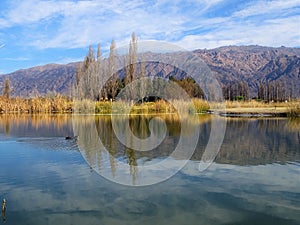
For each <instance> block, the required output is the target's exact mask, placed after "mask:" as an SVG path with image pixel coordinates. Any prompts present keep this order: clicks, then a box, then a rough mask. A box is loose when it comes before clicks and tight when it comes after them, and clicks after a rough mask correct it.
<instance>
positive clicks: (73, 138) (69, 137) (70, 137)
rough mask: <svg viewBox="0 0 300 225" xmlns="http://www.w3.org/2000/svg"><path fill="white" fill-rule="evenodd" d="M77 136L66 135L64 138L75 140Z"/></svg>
mask: <svg viewBox="0 0 300 225" xmlns="http://www.w3.org/2000/svg"><path fill="white" fill-rule="evenodd" d="M77 138H78V136H73V137H72V136H66V137H65V139H66V140H77Z"/></svg>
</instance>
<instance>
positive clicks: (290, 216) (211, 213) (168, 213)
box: [0, 116, 300, 225]
mask: <svg viewBox="0 0 300 225" xmlns="http://www.w3.org/2000/svg"><path fill="white" fill-rule="evenodd" d="M53 117H54V116H53ZM25 118H27V119H24V117H23V116H21V117H20V121H18V117H17V116H13V117H12V118H10V117H9V116H0V125H1V126H0V129H1V132H0V140H1V141H0V158H1V162H0V165H1V170H0V197H1V199H2V197H5V198H6V199H8V202H9V205H8V210H7V212H6V215H5V216H6V223H7V224H30V225H33V224H145V225H146V224H172V225H179V224H180V225H183V224H184V225H187V224H191V225H193V224H254V223H258V224H272V225H273V224H299V222H300V221H299V212H300V201H299V199H300V198H299V197H300V192H299V185H300V183H299V182H300V179H299V171H300V163H299V162H300V156H299V149H300V142H299V129H298V128H299V126H298V125H299V121H298V120H288V119H235V118H233V119H226V118H224V119H226V121H227V131H226V135H225V139H224V144H223V145H222V148H221V150H220V152H219V154H218V156H217V159H216V162H215V163H213V165H212V166H211V167H210V168H209V169H208V170H206V171H204V172H202V173H199V170H198V164H199V160H200V159H201V155H202V154H203V151H204V149H205V146H206V144H207V139H206V138H207V136H208V135H209V133H210V129H211V120H213V119H215V118H214V117H211V116H205V117H200V118H199V120H190V121H188V124H189V125H190V126H192V127H193V126H200V130H201V132H200V134H199V143H198V145H197V148H196V151H195V153H194V155H193V157H192V160H191V161H190V162H189V163H188V164H187V166H186V167H185V168H184V169H183V170H181V171H180V172H179V173H177V174H176V175H175V176H174V177H172V179H169V180H167V181H165V182H163V183H160V184H158V185H154V186H149V187H142V188H137V187H125V186H121V185H116V184H114V183H112V182H108V181H106V180H105V179H102V177H101V176H98V175H97V174H96V173H94V172H93V173H91V172H90V168H89V166H88V165H87V164H86V163H85V162H84V160H83V159H82V157H81V155H80V154H79V152H78V151H77V150H78V148H74V147H71V143H70V141H67V140H65V139H64V136H65V135H71V134H70V133H68V132H72V118H71V117H68V116H66V117H65V116H62V117H60V119H58V118H51V117H50V118H45V117H44V116H41V117H33V118H31V117H30V116H29V117H27V116H25ZM162 118H163V119H164V120H165V121H166V124H167V135H166V138H165V139H164V140H163V142H162V145H160V146H159V147H158V148H156V149H155V150H153V151H145V152H140V151H134V150H132V149H128V148H126V147H125V146H123V145H122V144H121V143H120V142H118V141H117V140H116V137H115V135H114V133H113V129H112V125H111V119H110V117H108V116H107V117H103V116H100V117H99V116H96V117H95V116H81V117H80V116H78V119H77V120H75V126H78V128H80V129H81V131H80V132H81V135H80V136H79V139H78V143H77V144H78V145H80V144H82V143H80V140H81V141H83V140H86V142H85V143H84V146H87V148H85V149H84V151H85V152H84V154H85V155H86V158H87V159H88V160H89V162H90V164H91V165H92V166H93V167H94V168H96V167H97V168H99V169H100V171H101V170H102V172H107V171H109V172H110V173H111V176H118V174H119V173H120V170H121V169H122V168H121V167H120V165H119V163H120V161H121V162H123V163H126V164H128V165H132V169H134V168H135V167H134V165H139V164H143V163H144V164H147V163H150V164H151V163H155V162H157V161H159V160H161V159H162V158H164V157H166V156H167V155H169V154H170V151H171V150H170V149H172V147H173V146H175V145H176V144H177V142H178V136H179V135H180V134H181V129H180V126H181V125H180V123H179V121H178V120H177V119H176V117H169V116H166V117H162ZM135 119H136V120H137V121H134V122H132V121H130V126H131V128H132V129H133V130H134V129H139V131H138V132H136V131H134V132H136V135H140V137H147V136H148V135H149V128H147V126H148V124H149V120H150V118H135V117H132V118H131V120H135ZM26 120H29V121H26ZM95 122H96V123H95ZM91 123H94V124H96V130H97V132H96V135H95V136H93V135H92V134H91V132H89V130H91ZM6 124H7V126H8V127H9V129H10V133H9V138H11V139H12V140H11V139H9V140H8V139H7V136H5V129H6ZM35 124H38V126H36V125H35ZM43 124H44V125H43ZM2 125H3V126H2ZM33 127H37V129H36V130H35V129H33ZM57 127H61V128H62V129H63V131H62V130H59V129H58V128H57ZM141 127H143V128H141ZM64 132H67V133H66V134H65V133H64ZM23 134H24V135H25V137H26V138H24V136H22V135H23ZM82 135H86V136H84V138H82V137H83V136H82ZM186 135H189V134H186ZM81 138H82V139H81ZM25 139H26V142H24V140H25ZM97 139H98V140H100V139H101V140H102V142H103V143H104V145H105V148H106V150H107V151H108V152H106V151H104V149H99V146H98V147H97V148H94V146H97V143H95V140H97ZM45 142H47V143H48V144H49V146H47V148H45ZM54 143H56V144H54ZM62 146H68V148H62ZM50 147H51V148H50ZM49 149H51V150H52V151H49ZM53 150H56V151H53ZM108 153H109V154H108ZM245 165H246V166H245ZM127 172H128V173H130V174H131V176H132V182H133V184H134V183H135V182H137V179H138V176H139V173H140V171H134V170H128V171H127ZM174 212H176V213H174ZM186 218H188V220H187V219H186Z"/></svg>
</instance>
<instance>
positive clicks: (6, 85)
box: [3, 77, 10, 99]
mask: <svg viewBox="0 0 300 225" xmlns="http://www.w3.org/2000/svg"><path fill="white" fill-rule="evenodd" d="M9 94H10V81H9V78H8V77H6V78H5V82H4V90H3V97H4V98H7V99H8V98H9Z"/></svg>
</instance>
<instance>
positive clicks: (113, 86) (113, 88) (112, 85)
mask: <svg viewBox="0 0 300 225" xmlns="http://www.w3.org/2000/svg"><path fill="white" fill-rule="evenodd" d="M115 48H116V43H115V41H114V40H112V41H111V45H110V52H109V58H108V66H109V68H108V73H109V90H110V95H111V98H112V99H114V98H115V96H116V94H117V90H118V83H117V74H115Z"/></svg>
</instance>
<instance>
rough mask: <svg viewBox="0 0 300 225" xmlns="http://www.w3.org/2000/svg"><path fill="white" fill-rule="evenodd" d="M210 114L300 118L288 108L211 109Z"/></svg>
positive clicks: (299, 115)
mask: <svg viewBox="0 0 300 225" xmlns="http://www.w3.org/2000/svg"><path fill="white" fill-rule="evenodd" d="M207 112H208V113H209V114H216V115H220V116H224V117H300V114H297V115H291V111H290V109H289V108H288V107H258V108H245V107H239V108H226V109H222V110H220V109H210V110H208V111H207Z"/></svg>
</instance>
